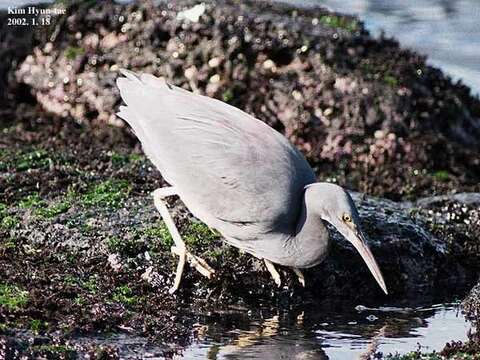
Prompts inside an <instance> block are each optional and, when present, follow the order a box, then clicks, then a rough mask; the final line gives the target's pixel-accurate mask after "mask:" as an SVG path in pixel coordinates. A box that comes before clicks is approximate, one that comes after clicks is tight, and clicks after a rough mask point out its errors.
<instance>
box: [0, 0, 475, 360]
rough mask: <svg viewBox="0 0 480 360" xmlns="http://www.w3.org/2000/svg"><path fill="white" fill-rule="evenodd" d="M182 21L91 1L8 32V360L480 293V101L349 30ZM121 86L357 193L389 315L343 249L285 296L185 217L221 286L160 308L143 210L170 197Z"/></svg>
mask: <svg viewBox="0 0 480 360" xmlns="http://www.w3.org/2000/svg"><path fill="white" fill-rule="evenodd" d="M193 5H194V2H192V1H182V2H179V3H175V4H169V5H166V4H163V5H158V6H154V5H153V4H152V3H150V2H146V3H144V4H143V3H142V5H139V4H130V5H118V4H114V3H113V2H109V1H105V2H102V3H100V4H97V5H92V2H87V1H85V2H78V3H74V4H73V5H71V6H70V7H69V8H68V11H67V15H66V16H65V17H62V18H59V19H58V21H57V22H56V23H55V24H54V26H52V28H51V29H43V31H42V32H40V31H39V32H35V33H33V34H27V33H17V32H15V31H16V30H11V29H6V28H2V29H1V33H2V40H3V41H2V47H1V49H0V53H1V54H2V55H4V56H7V55H8V56H10V58H12V59H14V61H13V62H12V65H11V67H8V66H7V67H3V68H2V69H0V70H1V78H2V81H3V82H4V84H6V85H5V87H2V89H3V93H2V94H1V95H2V96H1V97H0V98H1V99H2V102H3V103H2V104H3V107H2V110H1V115H2V122H1V123H0V126H1V130H2V138H1V140H0V189H1V192H0V224H1V226H0V239H1V240H0V269H2V272H1V273H0V355H1V354H3V355H5V354H6V355H5V356H7V355H8V356H11V357H13V356H14V353H15V352H17V354H24V355H28V356H34V355H35V356H37V355H38V356H39V355H42V354H43V355H44V356H52V357H53V356H57V357H58V358H68V356H76V355H79V354H80V355H81V354H83V355H85V354H90V356H91V358H115V357H116V356H118V354H117V353H116V350H115V349H114V348H113V347H99V346H96V345H94V344H93V342H92V344H90V345H88V344H87V345H85V344H83V345H81V344H79V343H78V342H77V343H75V341H74V339H75V338H78V336H79V335H81V334H92V333H95V332H98V331H102V332H112V331H113V332H118V331H128V332H131V333H133V334H136V335H139V336H143V337H147V338H150V339H152V340H155V343H156V344H159V345H160V346H161V351H162V353H163V354H164V356H167V357H168V356H172V355H173V352H174V351H176V350H175V349H176V348H177V347H178V346H180V347H181V346H182V345H184V344H186V343H188V341H189V334H190V332H191V329H192V325H193V324H194V323H195V322H196V319H197V316H199V315H198V314H202V313H204V312H208V311H210V309H212V308H217V309H218V308H219V307H221V308H225V309H230V308H242V309H248V308H250V307H259V306H261V307H267V308H273V309H276V308H283V307H291V306H294V307H297V306H302V305H306V304H313V303H315V304H317V305H319V304H320V305H322V306H327V305H328V304H329V303H332V302H338V301H339V300H338V299H339V298H340V297H341V298H342V299H343V300H344V302H345V303H347V304H356V303H358V302H359V301H360V300H361V301H362V303H363V304H365V305H372V306H373V305H375V304H377V303H380V302H385V301H388V302H389V303H397V304H399V305H402V304H414V303H415V304H419V305H421V304H428V303H430V302H431V301H442V300H449V299H451V297H452V296H454V295H455V296H457V297H460V298H462V297H464V296H465V295H466V294H467V293H468V291H469V290H470V288H471V287H472V286H473V285H474V283H475V282H476V281H477V280H478V271H479V270H480V261H479V247H480V210H479V209H480V185H479V182H480V158H479V156H478V154H479V153H480V141H479V139H480V120H479V118H480V101H479V99H478V98H473V97H471V96H470V94H469V89H468V88H467V87H465V86H463V85H462V84H459V83H457V84H454V83H452V82H451V80H450V79H448V77H446V76H445V75H443V74H442V73H441V71H440V70H438V69H434V68H432V67H429V66H427V65H426V64H425V59H424V58H422V57H420V56H418V55H417V54H415V53H413V52H410V51H408V50H404V49H402V48H400V47H399V46H398V44H397V43H396V42H395V41H394V40H392V39H385V38H379V39H374V38H372V37H371V36H370V35H369V34H368V32H367V31H366V30H365V29H364V28H363V25H362V23H361V22H360V21H359V20H358V19H356V18H353V17H349V16H344V15H341V14H335V13H330V12H328V11H326V10H324V9H314V10H308V11H306V10H302V9H296V8H292V7H288V6H284V5H279V4H275V5H272V4H268V3H263V2H262V3H256V2H255V3H253V2H237V1H217V2H206V6H205V12H204V14H203V15H202V16H201V18H200V21H198V22H191V21H186V20H181V19H180V18H179V17H178V16H177V14H178V13H179V12H181V11H183V10H185V9H188V8H191V7H192V6H193ZM232 14H235V16H233V15H232ZM12 31H13V33H12ZM53 35H55V36H53ZM14 39H16V40H17V44H23V45H22V46H20V45H19V46H18V47H17V48H15V49H16V50H15V51H13V52H12V50H11V49H12V43H13V40H14ZM20 39H21V40H22V41H20ZM7 50H8V51H7ZM9 51H10V52H9ZM119 67H126V68H130V69H132V70H135V71H145V72H150V73H153V74H155V75H159V76H160V75H161V76H164V77H166V78H167V79H168V80H169V81H171V82H173V83H174V84H176V85H179V86H183V87H185V88H187V89H189V90H195V91H199V92H201V93H205V94H208V95H209V96H214V97H217V98H220V99H222V100H224V101H226V102H229V103H231V104H233V105H235V106H237V107H239V108H241V109H244V110H245V111H247V112H250V113H252V114H255V115H256V116H257V117H258V118H260V119H262V120H264V121H265V122H267V123H269V124H270V125H272V126H273V127H275V128H276V129H278V130H280V131H282V132H283V133H285V134H286V135H287V136H288V137H289V138H290V139H291V141H292V142H294V143H295V144H296V145H297V146H298V147H299V148H300V149H301V150H302V151H303V152H304V153H305V154H306V156H307V157H308V159H309V161H310V162H311V163H312V165H314V166H315V170H316V172H317V174H318V177H319V179H321V180H328V181H335V182H337V183H339V184H340V185H343V186H346V187H348V188H349V189H351V190H354V191H360V192H361V193H368V194H369V196H363V195H360V193H357V195H356V196H355V200H356V202H357V204H358V206H359V209H360V214H361V217H362V219H363V222H364V224H363V225H364V228H365V231H366V233H367V235H368V237H369V239H370V241H371V247H372V251H373V253H374V254H375V256H376V257H377V258H378V260H379V264H380V266H381V268H382V269H383V272H384V274H385V277H386V282H387V284H388V286H389V290H390V295H389V297H387V298H386V297H384V296H383V295H382V294H381V292H380V290H379V289H377V287H376V284H375V282H374V281H373V280H372V279H371V276H370V275H369V273H368V270H367V269H366V268H365V266H364V265H363V264H362V261H361V259H360V257H359V256H357V255H356V253H355V252H354V251H353V249H352V248H351V247H349V246H348V245H347V244H346V243H345V242H344V241H342V240H341V239H340V236H338V235H337V234H335V233H334V234H333V235H332V236H333V238H334V239H335V240H338V241H334V242H333V243H334V245H333V246H332V249H331V254H330V256H329V258H328V260H327V261H326V262H325V263H324V264H321V265H320V266H319V267H316V268H315V269H312V270H309V271H308V272H307V274H306V276H307V283H308V286H307V288H305V289H302V288H300V287H299V286H298V285H297V284H296V282H295V279H294V278H293V277H291V276H290V274H289V273H288V272H286V271H283V272H282V276H284V277H285V280H286V284H287V285H288V286H289V288H288V289H284V290H281V291H279V290H278V289H276V288H275V286H274V284H273V283H272V281H271V279H270V278H269V274H268V273H266V272H265V270H264V269H263V268H262V266H261V264H260V263H258V262H257V261H256V260H254V259H252V258H251V257H250V256H248V255H244V254H239V253H238V252H237V251H236V250H235V249H232V248H229V247H227V246H225V245H223V244H222V242H221V239H220V237H219V236H218V235H217V234H212V233H211V232H210V231H209V230H208V229H206V228H205V227H204V226H203V225H202V224H201V223H199V222H198V221H196V219H194V218H192V217H191V216H190V215H188V213H187V212H186V210H185V209H184V208H183V207H182V205H181V203H180V202H179V201H176V200H172V202H171V204H170V205H171V207H172V208H175V210H176V220H177V222H178V224H179V225H180V228H181V231H182V233H183V234H185V238H186V241H187V244H188V245H189V246H191V247H192V249H193V250H194V252H196V253H198V254H200V255H202V256H203V257H204V258H206V259H207V260H208V261H209V262H210V263H211V264H212V265H213V266H214V267H215V268H216V269H217V270H218V276H217V277H216V278H215V279H214V280H212V281H206V280H204V279H202V278H201V277H200V276H199V275H197V274H196V273H195V272H194V271H188V272H187V276H186V277H185V279H184V283H183V286H182V289H181V290H180V291H179V292H178V294H176V295H175V296H170V295H168V293H167V289H168V287H169V286H170V284H171V281H172V278H173V275H172V272H173V269H174V268H175V259H173V258H172V256H171V255H170V253H169V246H170V244H171V239H170V238H169V236H168V234H167V232H166V231H165V227H164V225H163V223H162V222H161V220H160V218H159V215H158V214H157V212H156V211H155V209H154V207H153V203H152V200H151V197H150V192H151V191H153V190H154V189H155V188H157V187H158V186H160V185H161V184H162V181H163V180H162V179H161V177H160V175H159V174H158V172H157V171H156V170H155V169H153V167H152V165H151V163H150V162H149V161H148V160H147V159H146V158H145V157H144V155H143V154H142V152H141V149H140V147H139V145H138V143H137V142H136V139H135V138H134V136H133V135H132V134H131V132H130V130H128V129H127V128H125V127H124V126H123V124H122V123H120V122H119V120H117V119H116V118H115V117H114V113H115V111H116V108H117V107H118V104H119V102H120V100H119V94H118V91H117V90H116V88H115V86H114V81H115V79H116V77H117V75H118V68H119ZM253 90H254V91H253ZM259 94H260V96H258V95H259ZM462 193H463V194H462ZM381 197H385V198H381ZM386 198H389V199H386ZM247 288H248V289H251V290H250V291H249V292H245V291H243V290H242V289H247ZM472 294H473V295H471V296H470V297H469V298H468V299H469V300H467V304H469V305H468V306H467V310H468V313H469V314H471V316H472V317H473V318H476V319H478V310H473V309H478V305H473V304H476V302H475V301H474V300H472V299H478V291H477V292H475V291H473V292H472ZM475 294H477V295H475ZM319 299H321V300H319ZM475 306H477V307H475ZM475 311H476V312H475ZM122 329H123V330H122ZM125 329H127V330H125ZM14 338H17V340H14ZM172 344H174V345H172ZM472 344H473V345H472ZM475 344H477V345H475ZM463 345H464V346H467V345H465V344H463ZM469 346H472V348H474V346H478V339H475V338H472V340H471V343H470V345H469ZM457 348H458V349H463V350H458V351H464V352H466V351H467V350H468V349H467V350H465V349H466V348H461V346H460V345H458V347H457ZM45 354H46V355H45ZM99 354H100V355H99Z"/></svg>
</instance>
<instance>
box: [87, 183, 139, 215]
mask: <svg viewBox="0 0 480 360" xmlns="http://www.w3.org/2000/svg"><path fill="white" fill-rule="evenodd" d="M131 189H132V187H131V185H130V184H129V183H128V181H127V180H120V179H109V180H106V181H103V182H101V183H99V184H95V185H93V186H91V187H90V189H89V190H88V191H87V192H86V193H85V194H84V195H83V196H82V198H81V203H82V204H83V205H84V206H86V207H93V206H98V207H106V208H112V209H116V208H119V207H120V206H121V204H122V202H123V201H124V200H125V199H126V197H127V196H128V194H129V193H130V191H131Z"/></svg>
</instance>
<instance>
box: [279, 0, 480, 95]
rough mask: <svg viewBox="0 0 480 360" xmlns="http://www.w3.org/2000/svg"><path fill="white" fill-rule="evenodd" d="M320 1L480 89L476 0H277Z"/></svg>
mask: <svg viewBox="0 0 480 360" xmlns="http://www.w3.org/2000/svg"><path fill="white" fill-rule="evenodd" d="M281 1H282V2H287V3H290V4H295V5H299V6H302V5H303V6H313V5H319V4H320V5H324V6H327V7H328V8H330V9H332V10H335V11H339V12H343V13H350V14H357V15H358V16H359V17H360V19H361V20H362V21H364V22H365V25H366V26H367V28H368V29H369V30H371V31H373V33H374V34H378V33H380V31H381V30H385V32H386V34H387V35H388V36H394V37H396V38H397V39H398V40H399V41H400V43H401V44H402V45H403V46H407V47H410V48H413V49H415V50H416V51H418V52H419V53H421V54H425V55H428V61H429V63H431V64H433V65H435V66H438V67H440V68H441V69H442V70H444V71H446V72H447V73H448V74H450V75H452V76H453V77H454V78H455V79H462V81H463V83H465V84H467V85H469V86H470V87H472V89H473V92H474V93H477V94H479V93H480V61H479V60H478V59H480V21H479V20H478V19H479V17H480V1H478V0H281Z"/></svg>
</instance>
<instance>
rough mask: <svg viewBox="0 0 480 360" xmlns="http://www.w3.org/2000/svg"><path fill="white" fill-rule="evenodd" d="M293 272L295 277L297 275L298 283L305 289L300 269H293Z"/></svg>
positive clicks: (303, 277)
mask: <svg viewBox="0 0 480 360" xmlns="http://www.w3.org/2000/svg"><path fill="white" fill-rule="evenodd" d="M293 272H294V273H295V275H297V277H298V282H299V283H300V284H301V285H302V286H303V287H305V276H303V273H302V271H301V270H300V269H298V268H293Z"/></svg>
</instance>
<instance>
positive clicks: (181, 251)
mask: <svg viewBox="0 0 480 360" xmlns="http://www.w3.org/2000/svg"><path fill="white" fill-rule="evenodd" d="M171 251H172V253H173V254H176V255H178V256H180V258H181V257H182V256H184V257H185V258H186V260H187V261H188V263H189V264H190V266H192V267H194V268H195V269H197V271H198V272H199V273H200V274H202V275H203V276H205V277H207V278H209V279H210V278H211V277H212V275H213V274H214V273H215V270H214V269H213V268H212V267H211V266H210V265H208V263H207V262H206V261H205V260H203V259H202V258H201V257H198V256H196V255H193V254H192V253H191V252H190V251H188V250H187V249H185V248H179V247H177V246H172V248H171Z"/></svg>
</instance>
